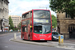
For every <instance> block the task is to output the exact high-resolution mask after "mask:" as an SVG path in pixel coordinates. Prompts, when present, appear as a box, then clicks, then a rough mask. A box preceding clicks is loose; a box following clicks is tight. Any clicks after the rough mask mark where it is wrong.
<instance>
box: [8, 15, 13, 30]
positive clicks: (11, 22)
mask: <svg viewBox="0 0 75 50" xmlns="http://www.w3.org/2000/svg"><path fill="white" fill-rule="evenodd" d="M9 24H10V27H9V29H13V28H14V25H13V21H12V19H11V16H10V17H9Z"/></svg>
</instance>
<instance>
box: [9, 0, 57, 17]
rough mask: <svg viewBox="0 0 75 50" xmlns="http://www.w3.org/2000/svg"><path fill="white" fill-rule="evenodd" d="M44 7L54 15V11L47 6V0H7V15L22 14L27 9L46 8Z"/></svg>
mask: <svg viewBox="0 0 75 50" xmlns="http://www.w3.org/2000/svg"><path fill="white" fill-rule="evenodd" d="M46 7H47V9H49V10H50V11H51V14H53V15H55V16H56V13H55V12H53V11H52V10H51V9H50V8H49V0H9V15H18V16H22V14H23V13H25V12H27V11H29V10H32V9H46Z"/></svg>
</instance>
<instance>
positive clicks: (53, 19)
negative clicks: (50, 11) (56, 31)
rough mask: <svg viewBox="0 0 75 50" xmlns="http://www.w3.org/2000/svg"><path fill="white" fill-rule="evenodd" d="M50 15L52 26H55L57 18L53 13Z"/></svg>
mask: <svg viewBox="0 0 75 50" xmlns="http://www.w3.org/2000/svg"><path fill="white" fill-rule="evenodd" d="M51 16H52V26H54V28H55V27H56V26H57V18H56V17H55V16H54V15H51Z"/></svg>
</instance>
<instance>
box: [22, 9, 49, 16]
mask: <svg viewBox="0 0 75 50" xmlns="http://www.w3.org/2000/svg"><path fill="white" fill-rule="evenodd" d="M33 10H47V11H49V10H48V9H32V10H30V11H33ZM30 11H27V12H25V13H23V14H22V15H24V14H26V13H28V12H30Z"/></svg>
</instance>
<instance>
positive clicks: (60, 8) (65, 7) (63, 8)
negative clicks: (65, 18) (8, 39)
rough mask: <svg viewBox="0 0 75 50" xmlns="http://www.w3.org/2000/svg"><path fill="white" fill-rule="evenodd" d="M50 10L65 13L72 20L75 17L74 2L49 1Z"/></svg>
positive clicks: (69, 0)
mask: <svg viewBox="0 0 75 50" xmlns="http://www.w3.org/2000/svg"><path fill="white" fill-rule="evenodd" d="M49 1H50V6H49V7H51V10H53V11H55V12H66V13H67V14H68V15H70V17H71V18H72V19H74V17H75V0H49Z"/></svg>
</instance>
